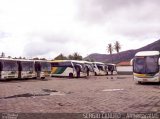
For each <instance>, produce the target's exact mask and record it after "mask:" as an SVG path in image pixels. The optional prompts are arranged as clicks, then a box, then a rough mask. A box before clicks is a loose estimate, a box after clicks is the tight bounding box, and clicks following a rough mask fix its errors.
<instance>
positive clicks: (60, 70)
mask: <svg viewBox="0 0 160 119" xmlns="http://www.w3.org/2000/svg"><path fill="white" fill-rule="evenodd" d="M51 67H52V69H51V76H61V77H65V76H69V77H70V78H73V77H77V78H78V77H85V76H87V74H86V69H85V65H84V63H83V61H77V60H53V61H51Z"/></svg>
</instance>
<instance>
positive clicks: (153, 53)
mask: <svg viewBox="0 0 160 119" xmlns="http://www.w3.org/2000/svg"><path fill="white" fill-rule="evenodd" d="M159 54H160V53H159V51H141V52H138V53H136V54H135V56H154V55H159Z"/></svg>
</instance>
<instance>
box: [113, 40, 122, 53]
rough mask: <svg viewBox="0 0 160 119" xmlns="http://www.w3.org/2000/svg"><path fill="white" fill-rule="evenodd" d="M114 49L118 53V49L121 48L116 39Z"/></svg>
mask: <svg viewBox="0 0 160 119" xmlns="http://www.w3.org/2000/svg"><path fill="white" fill-rule="evenodd" d="M114 49H115V50H116V52H117V53H119V50H120V49H121V45H120V43H119V42H118V41H116V42H115V44H114Z"/></svg>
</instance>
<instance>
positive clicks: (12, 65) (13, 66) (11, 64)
mask: <svg viewBox="0 0 160 119" xmlns="http://www.w3.org/2000/svg"><path fill="white" fill-rule="evenodd" d="M2 70H3V71H18V64H17V62H16V61H7V60H5V61H3V69H2Z"/></svg>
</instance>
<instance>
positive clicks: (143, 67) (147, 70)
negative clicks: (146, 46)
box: [133, 56, 159, 74]
mask: <svg viewBox="0 0 160 119" xmlns="http://www.w3.org/2000/svg"><path fill="white" fill-rule="evenodd" d="M133 67H134V68H133V71H134V72H135V73H140V74H152V73H157V72H158V71H159V69H158V56H147V57H137V58H135V60H134V63H133Z"/></svg>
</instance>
